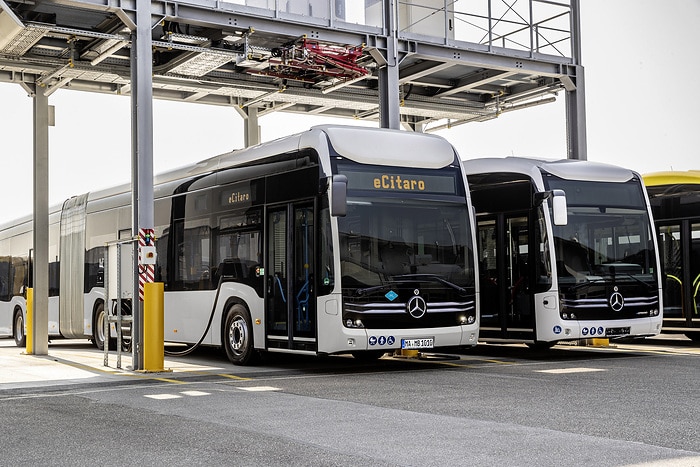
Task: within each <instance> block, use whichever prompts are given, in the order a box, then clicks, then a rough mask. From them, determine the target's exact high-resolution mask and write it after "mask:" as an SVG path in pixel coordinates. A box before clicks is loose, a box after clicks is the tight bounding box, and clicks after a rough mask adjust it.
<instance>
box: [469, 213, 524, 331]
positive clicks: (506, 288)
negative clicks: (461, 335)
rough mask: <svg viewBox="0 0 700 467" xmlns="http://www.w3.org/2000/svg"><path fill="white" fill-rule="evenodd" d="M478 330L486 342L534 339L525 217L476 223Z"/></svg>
mask: <svg viewBox="0 0 700 467" xmlns="http://www.w3.org/2000/svg"><path fill="white" fill-rule="evenodd" d="M478 229H479V233H478V242H479V257H480V258H481V264H480V271H479V273H480V281H481V282H480V286H481V328H480V331H479V334H480V335H481V336H482V337H483V338H484V339H486V340H488V338H492V339H523V340H531V339H533V336H534V315H533V312H532V310H533V298H532V295H531V293H530V290H531V288H530V268H529V237H530V235H529V222H528V217H527V215H526V214H519V215H511V214H499V215H497V216H495V217H494V216H489V217H484V218H481V219H480V220H479V222H478Z"/></svg>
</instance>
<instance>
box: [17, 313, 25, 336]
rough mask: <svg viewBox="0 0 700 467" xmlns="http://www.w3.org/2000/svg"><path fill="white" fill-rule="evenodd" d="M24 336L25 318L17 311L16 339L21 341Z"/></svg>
mask: <svg viewBox="0 0 700 467" xmlns="http://www.w3.org/2000/svg"><path fill="white" fill-rule="evenodd" d="M23 338H24V318H23V317H22V313H17V317H16V318H15V340H16V341H17V342H21V341H22V339H23Z"/></svg>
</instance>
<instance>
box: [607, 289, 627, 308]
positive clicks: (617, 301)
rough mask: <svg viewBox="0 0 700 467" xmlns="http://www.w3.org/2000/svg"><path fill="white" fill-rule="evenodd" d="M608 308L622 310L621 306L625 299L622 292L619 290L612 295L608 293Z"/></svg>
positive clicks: (623, 304)
mask: <svg viewBox="0 0 700 467" xmlns="http://www.w3.org/2000/svg"><path fill="white" fill-rule="evenodd" d="M609 301H610V308H612V309H613V311H620V310H622V307H623V306H625V299H624V298H623V297H622V294H621V293H620V292H613V294H612V295H610V300H609Z"/></svg>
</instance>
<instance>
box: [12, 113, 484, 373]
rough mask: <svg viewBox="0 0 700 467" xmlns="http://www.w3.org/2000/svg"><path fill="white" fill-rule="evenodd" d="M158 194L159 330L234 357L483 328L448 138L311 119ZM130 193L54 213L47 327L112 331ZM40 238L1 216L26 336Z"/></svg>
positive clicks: (468, 226) (368, 351)
mask: <svg viewBox="0 0 700 467" xmlns="http://www.w3.org/2000/svg"><path fill="white" fill-rule="evenodd" d="M154 198H155V208H154V217H155V235H156V239H157V240H156V252H157V264H156V278H155V279H156V281H157V282H163V283H164V289H165V296H164V321H165V331H164V332H165V334H164V337H165V341H166V342H173V343H188V344H193V343H198V342H199V341H200V339H201V338H202V336H204V338H203V341H202V344H203V345H210V346H218V347H223V349H225V352H226V354H227V356H228V358H229V359H230V360H231V361H232V362H233V363H235V364H247V363H250V362H251V361H253V360H254V359H255V357H256V356H257V355H258V354H259V353H260V351H263V350H265V351H278V352H290V353H302V354H310V355H317V354H338V353H349V354H352V355H354V356H355V357H356V358H379V357H380V356H382V355H383V354H384V353H386V352H389V351H392V350H396V349H401V348H404V349H419V350H420V349H432V348H439V347H459V346H474V345H476V343H477V340H478V325H479V323H478V304H477V302H478V300H477V293H478V292H477V289H478V285H477V283H476V272H475V264H476V252H475V249H474V247H473V245H474V242H475V237H474V235H475V232H474V229H473V226H472V223H471V219H472V217H471V215H470V213H471V212H472V211H471V202H470V198H469V189H468V187H467V182H466V176H465V174H464V170H463V167H462V165H461V161H460V159H459V157H458V155H457V153H456V151H455V150H454V148H453V147H452V146H451V145H450V144H449V143H448V142H447V141H445V140H444V139H442V138H440V137H437V136H432V135H424V134H415V133H408V132H402V131H392V130H381V129H368V128H354V127H348V126H320V127H314V128H312V129H311V130H310V131H307V132H304V133H301V134H298V135H294V136H289V137H285V138H281V139H279V140H276V141H273V142H269V143H265V144H261V145H258V146H255V147H251V148H248V149H244V150H239V151H234V152H231V153H228V154H224V155H221V156H218V157H214V158H212V159H209V160H205V161H203V162H200V163H198V164H194V165H192V166H189V167H185V168H182V169H179V170H176V171H172V172H170V173H167V174H165V175H162V176H159V177H156V180H155V184H154ZM130 203H131V193H130V188H129V186H122V187H119V188H115V189H109V190H105V191H99V192H94V193H90V194H85V195H82V196H78V197H74V198H71V199H70V200H68V201H66V202H65V203H64V205H63V206H62V207H59V208H57V209H54V210H52V212H51V213H50V228H49V237H50V240H49V243H50V246H49V252H50V261H49V262H50V266H49V276H50V279H49V282H50V285H49V295H50V297H49V334H50V335H51V336H63V337H70V338H82V337H86V338H90V339H92V340H93V341H94V342H95V343H96V345H97V346H98V347H100V348H102V346H103V345H104V344H105V336H104V332H103V331H102V325H101V323H103V322H104V319H105V313H106V311H105V310H109V312H110V313H115V311H113V310H112V308H116V307H109V306H108V307H106V306H105V303H104V301H105V284H104V277H105V274H104V272H105V252H106V250H107V247H106V244H107V243H109V242H114V241H115V240H117V239H119V238H124V237H127V238H128V237H130V236H131V233H130V232H131V230H130V228H131V225H130V224H131V222H130V219H131V206H130ZM31 238H32V237H31V219H30V218H26V219H24V220H21V221H19V222H17V223H13V224H11V225H6V226H4V227H1V228H0V335H5V336H12V335H14V337H15V340H16V341H17V344H18V345H23V344H24V340H25V337H24V331H25V329H24V328H25V325H24V319H25V313H26V301H25V292H26V288H27V286H30V284H29V283H28V282H29V277H30V275H29V268H30V254H29V252H30V250H31V247H32V245H31V241H32V240H31ZM108 277H109V274H108ZM108 280H109V279H108ZM127 308H129V307H127ZM210 318H211V323H212V324H211V326H210V327H208V326H207V323H208V322H209V320H210ZM207 329H208V332H206V335H205V330H207Z"/></svg>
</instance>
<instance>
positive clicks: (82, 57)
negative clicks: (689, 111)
mask: <svg viewBox="0 0 700 467" xmlns="http://www.w3.org/2000/svg"><path fill="white" fill-rule="evenodd" d="M386 1H387V2H389V4H390V5H394V2H393V1H391V0H386ZM362 3H364V4H362ZM460 3H461V2H456V1H445V0H404V1H400V2H397V3H396V4H395V6H396V10H395V12H396V13H395V15H396V18H397V20H396V28H395V31H394V32H392V29H394V28H392V27H389V26H387V25H386V24H385V23H387V22H388V23H389V24H392V22H390V21H385V20H384V18H386V16H387V11H389V10H387V5H386V4H384V3H383V2H381V1H380V0H365V1H364V2H360V1H358V0H231V1H230V2H224V1H212V0H199V1H167V2H166V1H158V0H151V13H152V15H151V17H152V19H153V22H152V24H153V28H152V40H153V96H154V97H155V98H160V99H170V100H178V101H190V102H199V103H205V104H213V105H225V106H235V107H236V108H237V109H239V110H240V111H242V112H243V111H244V109H245V107H247V106H253V105H254V106H255V107H257V110H258V115H264V114H265V113H267V112H274V111H285V112H298V113H310V114H318V115H328V116H336V117H351V118H358V119H374V120H377V119H378V115H379V102H380V98H381V96H380V92H382V91H380V87H379V86H378V70H379V69H380V68H381V67H382V66H384V65H386V63H387V62H389V63H391V61H392V53H393V52H394V51H396V59H397V60H398V63H399V64H398V66H399V94H400V102H401V107H400V113H401V121H402V122H403V123H405V124H422V125H424V126H423V127H422V128H423V129H425V130H427V131H430V130H431V129H436V128H439V127H441V126H443V125H446V124H448V122H449V124H450V125H454V124H459V123H463V122H468V121H483V120H487V119H490V118H494V117H495V116H497V115H498V114H499V113H501V112H506V111H510V110H516V109H519V108H523V107H527V106H531V105H537V104H540V103H545V102H551V101H552V100H553V99H554V98H553V95H554V94H556V93H557V92H558V91H561V90H562V89H566V90H569V91H571V90H575V83H576V70H577V66H576V65H578V64H577V59H576V57H574V55H575V53H574V52H573V51H574V50H575V47H574V42H575V41H576V40H577V39H576V34H577V32H576V31H575V30H574V29H575V27H576V20H575V16H576V15H577V11H576V8H577V7H576V2H575V0H570V1H569V0H566V1H561V2H556V1H549V0H548V1H544V0H514V1H510V2H507V3H506V2H504V1H496V0H481V1H480V2H471V1H470V2H465V5H460ZM466 3H468V5H467V4H466ZM477 3H478V5H475V4H477ZM135 5H136V4H135V1H115V0H55V1H52V0H44V1H41V0H36V1H30V0H26V1H8V0H0V82H14V83H19V84H22V85H24V86H25V88H26V89H27V91H28V92H30V93H32V92H34V90H35V89H37V90H38V91H37V92H43V93H44V94H45V95H47V96H48V95H49V94H50V93H52V92H54V91H55V90H57V89H60V88H67V89H75V90H82V91H91V92H103V93H113V94H126V95H128V94H130V83H131V75H130V73H131V66H130V64H131V61H130V49H131V45H132V32H134V31H135V8H136V6H135ZM352 8H358V10H357V11H353V10H352ZM460 8H461V9H460ZM353 15H354V16H353ZM34 84H36V85H37V86H36V87H34V86H31V85H34ZM28 85H29V86H28Z"/></svg>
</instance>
